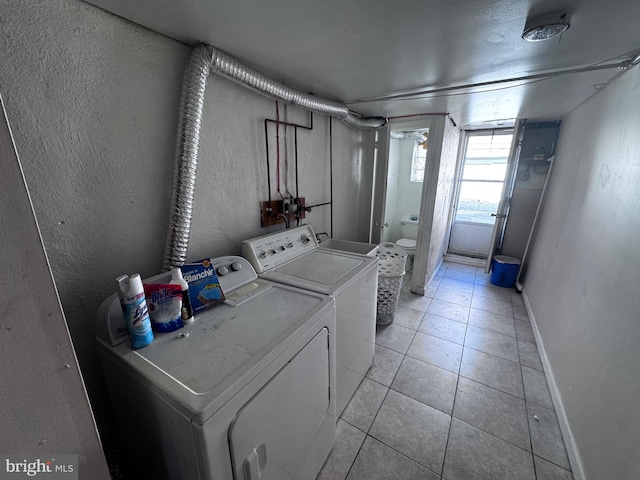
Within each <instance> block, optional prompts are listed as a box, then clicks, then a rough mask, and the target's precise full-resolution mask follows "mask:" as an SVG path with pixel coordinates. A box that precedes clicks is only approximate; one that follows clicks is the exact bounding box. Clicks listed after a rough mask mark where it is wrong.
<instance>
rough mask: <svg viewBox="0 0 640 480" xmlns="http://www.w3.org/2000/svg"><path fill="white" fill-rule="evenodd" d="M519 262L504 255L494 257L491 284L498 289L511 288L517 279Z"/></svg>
mask: <svg viewBox="0 0 640 480" xmlns="http://www.w3.org/2000/svg"><path fill="white" fill-rule="evenodd" d="M518 270H520V260H518V259H517V258H513V257H507V256H506V255H496V256H495V257H493V262H492V264H491V283H492V284H494V285H497V286H498V287H505V288H511V287H513V286H514V285H515V283H516V278H518Z"/></svg>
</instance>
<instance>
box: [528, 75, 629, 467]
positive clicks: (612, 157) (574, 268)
mask: <svg viewBox="0 0 640 480" xmlns="http://www.w3.org/2000/svg"><path fill="white" fill-rule="evenodd" d="M638 92H640V68H638V67H635V68H633V69H632V70H630V71H628V72H627V73H624V74H623V75H622V76H621V77H620V78H618V79H617V80H616V81H615V82H613V84H611V85H609V86H608V87H607V88H606V89H605V90H603V91H602V92H601V93H599V94H598V95H596V96H595V97H593V98H592V99H591V100H589V101H588V102H587V103H585V104H583V105H582V106H580V107H578V108H577V109H576V110H575V111H574V112H573V113H571V114H570V115H568V116H567V117H565V118H564V119H563V123H562V132H561V135H560V141H559V143H558V150H557V154H556V164H555V166H554V170H553V173H552V178H551V180H550V184H549V195H548V197H547V200H546V204H545V207H544V211H543V215H542V220H541V223H540V229H539V232H538V235H537V240H536V243H535V246H534V249H533V253H532V256H531V260H530V263H529V269H528V271H527V275H526V277H525V279H524V284H525V293H526V295H527V297H528V299H529V302H530V305H531V308H532V311H533V313H534V316H535V323H536V324H537V327H538V329H539V332H540V337H541V340H542V346H543V349H544V351H545V352H546V356H547V358H548V361H549V364H550V367H551V372H550V373H551V374H552V376H553V378H554V379H555V385H556V389H557V390H556V391H557V393H558V395H557V398H556V399H557V400H560V401H561V403H562V406H563V407H564V413H565V414H566V419H567V420H568V424H569V426H570V428H571V431H572V433H573V438H574V440H575V445H576V446H577V449H578V452H579V455H580V457H581V460H582V464H583V466H584V474H585V475H584V478H586V479H588V480H599V479H602V478H611V479H620V480H622V479H631V478H640V462H638V453H639V450H638V445H640V416H639V415H638V406H637V405H638V398H640V377H639V376H638V372H639V371H640V349H639V348H638V339H639V338H640V322H639V321H638V319H639V318H640V316H639V313H638V312H639V311H640V296H639V295H638V292H639V286H640V248H639V246H638V245H640V243H639V242H638V238H640V215H638V211H639V209H640V136H639V135H638V132H640V95H638ZM576 467H579V465H578V464H574V470H575V469H576ZM576 478H581V477H580V476H576Z"/></svg>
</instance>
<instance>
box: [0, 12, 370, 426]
mask: <svg viewBox="0 0 640 480" xmlns="http://www.w3.org/2000/svg"><path fill="white" fill-rule="evenodd" d="M5 3H7V2H5ZM189 50H190V48H189V47H188V46H185V45H183V44H181V43H178V42H176V41H173V40H171V39H169V38H166V37H163V36H161V35H158V34H156V33H154V32H151V31H148V30H145V29H143V28H141V27H138V26H136V25H133V24H131V23H129V22H127V21H125V20H122V19H120V18H118V17H115V16H113V15H111V14H108V13H106V12H104V11H102V10H100V9H98V8H95V7H93V6H91V5H88V4H85V3H83V2H80V1H77V0H51V1H46V2H33V1H29V0H16V1H14V2H8V3H7V4H6V5H3V12H2V20H1V21H0V52H1V53H0V55H1V57H0V60H1V61H0V85H1V88H2V94H3V97H4V98H5V103H6V106H7V113H8V117H9V120H10V122H11V124H12V126H13V128H14V135H15V139H16V145H17V150H18V152H19V154H20V157H21V160H22V163H23V166H24V171H25V177H26V182H27V185H28V187H29V189H30V191H31V192H32V196H33V203H34V209H35V213H36V218H37V219H38V221H39V223H40V226H41V229H42V236H43V240H44V244H45V246H46V249H47V253H48V257H49V259H50V262H51V267H52V270H53V274H54V279H55V282H56V285H57V287H58V290H59V292H60V297H61V300H62V305H63V308H64V312H65V315H66V320H67V322H68V326H69V330H70V331H71V336H72V338H73V341H74V345H75V349H76V352H77V355H78V359H79V362H80V366H81V369H82V373H83V377H84V380H85V382H86V385H87V389H88V392H89V396H90V399H91V401H92V405H93V407H94V410H95V413H96V417H97V420H98V425H99V427H100V430H101V432H102V433H103V435H107V436H108V435H110V432H111V428H112V423H111V418H110V407H109V404H108V402H107V400H106V393H105V390H104V386H103V382H102V379H101V371H100V369H99V365H98V362H97V356H96V352H95V346H94V328H95V327H94V322H95V319H94V317H95V313H96V311H97V308H98V306H99V304H100V303H101V301H102V300H103V299H105V298H106V297H107V296H108V295H109V294H111V293H112V292H113V291H114V285H115V284H114V279H115V277H116V276H118V275H120V274H122V273H134V272H140V273H141V274H142V275H143V276H148V275H151V274H154V273H157V272H158V271H159V269H160V266H161V262H162V254H163V247H164V241H165V233H166V228H167V225H168V217H169V213H168V208H169V190H170V184H171V175H172V162H173V155H174V148H175V146H174V144H175V136H176V127H177V122H176V119H177V115H178V112H177V110H178V104H179V97H180V87H181V80H182V72H183V68H184V65H185V61H186V59H187V56H188V53H189ZM281 114H282V109H281ZM265 117H270V118H274V117H275V103H274V101H272V100H270V99H267V98H265V97H262V96H259V95H258V94H255V93H253V92H250V91H248V90H246V89H244V88H242V87H240V86H238V85H235V84H233V83H231V82H229V81H227V80H224V79H221V78H219V77H215V76H212V77H210V78H209V81H208V85H207V92H206V104H205V110H204V118H203V128H202V138H201V143H200V145H201V146H200V154H199V164H198V180H197V185H196V190H197V191H196V201H195V211H194V217H193V228H192V234H191V243H190V247H189V252H188V257H189V259H194V260H195V259H198V258H202V257H205V256H216V255H221V254H239V253H240V250H241V246H240V245H241V241H242V240H243V239H246V238H250V237H253V236H257V235H262V234H265V233H269V232H270V231H273V230H277V229H279V228H281V227H271V229H262V228H261V227H260V212H259V209H258V204H259V201H262V200H267V196H268V192H267V186H266V183H267V182H266V175H267V172H266V165H265V152H264V150H265V147H264V143H265V142H264V125H263V119H264V118H265ZM288 120H289V121H294V122H298V123H303V124H306V123H307V122H308V116H307V114H306V113H304V112H301V111H299V110H296V109H293V108H290V109H289V111H288ZM298 134H299V135H298V140H299V153H300V157H299V162H300V164H299V171H300V195H301V196H304V197H306V200H307V203H308V204H315V203H324V202H327V201H329V200H330V197H331V177H330V166H329V158H330V153H332V155H333V195H334V200H336V202H335V205H334V209H333V213H334V219H333V224H334V231H333V233H334V236H335V237H338V238H342V239H347V240H360V241H366V240H367V238H368V232H369V218H370V212H369V208H370V207H369V204H370V199H371V177H372V174H373V171H372V158H373V133H371V132H368V133H360V132H357V131H354V130H351V129H349V128H347V127H345V126H344V125H343V124H341V123H340V122H337V121H333V123H332V132H331V136H332V138H333V149H332V151H331V152H330V148H329V145H330V141H329V140H330V134H329V119H328V118H327V117H324V116H321V115H316V116H315V117H314V129H313V131H310V132H307V131H302V130H301V131H299V132H298ZM271 135H272V136H271V138H270V143H271V145H272V152H271V159H272V162H271V164H272V185H273V192H272V196H273V197H274V199H275V195H276V194H275V170H274V168H275V167H274V165H275V161H273V160H274V159H275V148H273V146H274V137H275V135H274V133H273V130H271ZM281 136H282V131H281ZM289 147H290V152H293V131H292V130H290V131H289ZM283 148H284V147H283ZM290 160H291V162H292V161H293V155H290ZM292 168H293V167H292V166H291V169H292ZM290 178H291V179H292V181H293V176H290ZM293 188H294V187H293V184H291V186H290V189H291V190H292V189H293ZM307 220H308V221H309V222H310V223H312V225H313V226H314V227H315V228H316V230H317V231H327V232H328V231H330V228H331V218H330V207H328V206H325V207H318V208H315V209H314V210H313V211H312V212H311V213H309V214H308V216H307ZM12 228H13V227H12ZM34 348H35V347H34ZM24 354H25V355H29V354H30V352H29V351H25V352H24Z"/></svg>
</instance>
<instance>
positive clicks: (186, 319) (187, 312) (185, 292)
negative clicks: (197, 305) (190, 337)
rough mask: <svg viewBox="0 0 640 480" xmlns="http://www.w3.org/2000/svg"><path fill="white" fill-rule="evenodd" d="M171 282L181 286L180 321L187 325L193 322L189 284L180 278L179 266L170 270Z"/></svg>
mask: <svg viewBox="0 0 640 480" xmlns="http://www.w3.org/2000/svg"><path fill="white" fill-rule="evenodd" d="M171 283H173V284H176V285H180V287H181V288H182V323H183V324H185V325H187V324H188V323H191V322H193V309H192V308H191V299H190V298H189V284H188V283H187V281H186V280H185V279H184V278H182V270H180V267H175V268H173V269H172V270H171Z"/></svg>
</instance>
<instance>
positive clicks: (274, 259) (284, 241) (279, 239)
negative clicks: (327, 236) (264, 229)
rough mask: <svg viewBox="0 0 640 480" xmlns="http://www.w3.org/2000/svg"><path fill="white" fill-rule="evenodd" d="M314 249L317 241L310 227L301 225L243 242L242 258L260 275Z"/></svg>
mask: <svg viewBox="0 0 640 480" xmlns="http://www.w3.org/2000/svg"><path fill="white" fill-rule="evenodd" d="M315 248H318V240H317V239H316V235H315V233H314V232H313V229H312V228H311V225H303V226H301V227H297V228H290V229H287V230H284V231H282V232H276V233H271V234H268V235H263V236H261V237H256V238H252V239H250V240H245V241H244V242H242V256H243V257H244V258H246V259H247V260H249V263H251V265H252V266H253V268H255V270H256V272H258V273H262V272H264V271H266V270H269V269H271V268H273V267H276V266H278V265H281V264H282V263H284V262H286V261H288V260H291V259H292V258H296V257H299V256H300V255H304V254H305V253H307V252H310V251H311V250H313V249H315Z"/></svg>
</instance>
